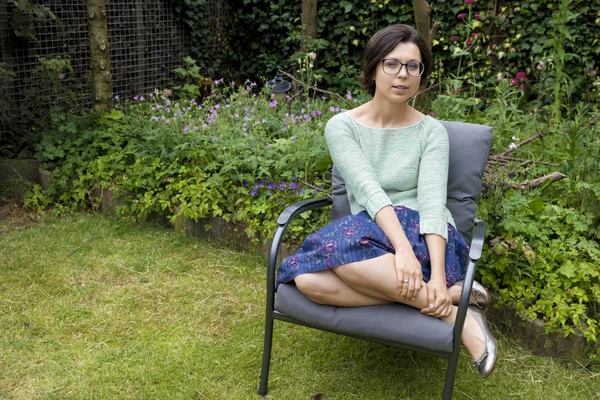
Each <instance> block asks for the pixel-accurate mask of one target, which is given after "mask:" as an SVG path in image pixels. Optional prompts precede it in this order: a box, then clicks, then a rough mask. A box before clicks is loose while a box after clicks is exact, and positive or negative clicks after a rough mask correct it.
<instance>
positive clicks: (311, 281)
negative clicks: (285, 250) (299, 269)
mask: <svg viewBox="0 0 600 400" xmlns="http://www.w3.org/2000/svg"><path fill="white" fill-rule="evenodd" d="M294 281H295V282H296V286H297V287H298V290H300V291H301V292H302V293H304V295H305V296H306V297H308V298H309V299H311V300H312V301H314V302H315V303H319V304H329V305H334V306H339V307H362V306H374V305H378V304H387V303H392V302H393V301H394V300H392V299H387V298H385V297H383V296H381V295H379V296H377V294H376V295H375V296H366V295H364V294H362V293H359V292H357V291H356V290H354V289H352V288H351V287H350V286H348V285H347V284H346V283H345V282H344V281H343V280H341V279H340V277H339V276H337V275H336V274H334V273H333V271H332V270H330V269H326V270H323V271H318V272H311V273H308V274H302V275H298V276H297V277H296V278H295V279H294Z"/></svg>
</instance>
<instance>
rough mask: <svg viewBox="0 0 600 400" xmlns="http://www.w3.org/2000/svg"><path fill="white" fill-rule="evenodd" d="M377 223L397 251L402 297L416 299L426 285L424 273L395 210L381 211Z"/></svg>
mask: <svg viewBox="0 0 600 400" xmlns="http://www.w3.org/2000/svg"><path fill="white" fill-rule="evenodd" d="M375 222H376V223H377V225H379V227H380V228H381V230H382V231H383V232H384V233H385V235H386V236H387V237H388V239H389V240H390V242H391V243H392V246H394V250H396V256H395V266H396V278H397V283H396V285H397V287H398V292H399V293H400V297H402V298H407V299H414V298H415V297H416V296H417V294H418V293H419V291H420V290H421V287H422V286H423V285H424V284H425V283H424V282H423V271H422V267H421V263H420V262H419V260H417V257H416V256H415V253H414V251H413V248H412V245H411V244H410V242H409V241H408V238H407V237H406V234H405V233H404V230H403V229H402V225H400V222H399V221H398V217H397V216H396V212H395V211H394V208H393V207H392V206H386V207H384V208H382V209H381V210H379V212H378V213H377V214H376V215H375ZM442 255H443V254H442ZM443 272H444V269H443V265H442V273H443Z"/></svg>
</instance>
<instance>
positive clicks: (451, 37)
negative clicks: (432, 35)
mask: <svg viewBox="0 0 600 400" xmlns="http://www.w3.org/2000/svg"><path fill="white" fill-rule="evenodd" d="M450 40H452V41H457V40H458V36H456V35H452V36H450Z"/></svg>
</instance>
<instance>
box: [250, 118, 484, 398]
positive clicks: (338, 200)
mask: <svg viewBox="0 0 600 400" xmlns="http://www.w3.org/2000/svg"><path fill="white" fill-rule="evenodd" d="M442 124H443V125H444V126H445V127H446V130H447V131H448V138H449V142H450V163H449V173H448V198H447V207H448V209H449V210H450V212H451V213H452V216H453V218H454V221H455V223H456V225H457V226H456V227H457V229H458V231H459V232H460V233H461V234H462V235H463V237H464V238H465V240H466V241H467V243H469V242H470V243H471V248H470V253H469V264H468V266H467V273H466V276H465V280H464V284H463V289H462V293H461V297H460V302H459V305H458V314H457V317H456V323H455V324H454V325H450V324H447V323H445V322H443V321H441V320H439V319H437V318H433V317H429V316H427V315H423V314H421V313H420V311H419V310H417V309H415V308H412V307H409V306H406V305H403V304H387V305H378V306H368V307H348V308H346V307H336V306H329V305H321V304H317V303H314V302H312V301H311V300H309V299H308V298H307V297H306V296H304V294H302V293H301V292H300V291H299V290H298V289H297V288H296V286H295V285H294V284H293V283H287V284H281V285H279V288H278V290H277V294H276V295H275V270H276V262H277V255H278V252H279V247H280V245H281V240H282V237H283V234H284V233H285V230H286V228H287V226H288V225H289V224H290V222H291V221H292V220H293V218H294V217H296V216H297V215H299V214H301V213H302V212H305V211H308V210H313V209H316V208H320V207H324V206H329V205H332V206H333V207H332V210H331V218H332V220H335V219H338V218H341V217H343V216H344V215H348V214H350V205H349V203H348V198H347V195H346V188H345V185H344V182H343V180H342V178H341V176H340V175H339V173H338V172H337V170H336V169H335V167H334V170H333V192H332V197H331V198H329V197H326V198H317V199H311V200H306V201H302V202H298V203H295V204H293V205H291V206H289V207H288V208H286V209H285V210H284V211H283V212H282V213H281V215H280V216H279V218H278V220H277V223H278V225H279V226H278V228H277V230H276V232H275V235H274V238H273V243H272V245H271V249H270V252H269V258H268V267H267V305H266V321H265V334H264V335H265V336H264V350H263V361H262V372H261V377H260V384H259V389H258V393H259V394H261V395H265V394H266V393H267V384H268V379H269V368H270V360H271V348H272V339H273V322H274V320H276V319H278V320H281V321H286V322H288V323H294V324H299V325H304V326H308V327H311V328H315V329H321V330H324V331H329V332H333V333H337V334H341V335H346V336H350V337H354V338H358V339H363V340H368V341H372V342H376V343H381V344H385V345H389V346H394V347H399V348H403V349H407V350H411V351H417V352H421V353H426V354H430V355H434V356H438V357H441V358H445V359H447V360H448V367H447V371H446V382H445V385H444V391H443V399H451V398H452V391H453V388H454V380H455V376H456V368H457V364H458V356H459V353H460V342H461V341H460V338H461V335H462V330H463V325H464V320H465V317H466V313H467V307H468V302H469V294H470V291H471V287H472V285H473V280H474V277H475V269H476V266H477V261H478V260H479V258H480V257H481V251H482V248H483V243H484V237H485V233H486V230H487V226H488V224H487V223H486V222H484V221H479V220H477V219H476V218H475V212H476V209H477V206H476V201H477V199H478V197H479V192H480V190H481V179H482V176H483V171H484V169H485V165H486V163H487V159H488V156H489V151H490V146H491V141H492V137H493V133H492V129H491V128H490V127H488V126H484V125H476V124H467V123H462V122H447V121H442ZM473 230H474V233H473Z"/></svg>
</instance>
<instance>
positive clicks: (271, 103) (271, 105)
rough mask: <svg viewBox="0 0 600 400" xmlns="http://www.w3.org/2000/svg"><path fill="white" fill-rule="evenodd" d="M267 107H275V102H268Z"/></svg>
mask: <svg viewBox="0 0 600 400" xmlns="http://www.w3.org/2000/svg"><path fill="white" fill-rule="evenodd" d="M269 107H271V108H275V107H277V102H276V101H275V100H273V101H271V102H269Z"/></svg>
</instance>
